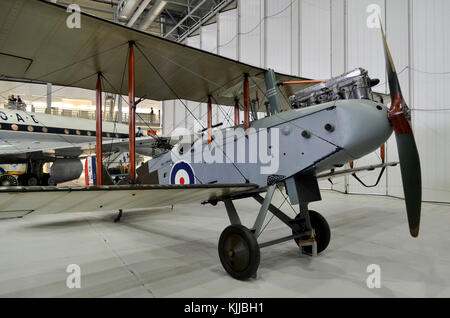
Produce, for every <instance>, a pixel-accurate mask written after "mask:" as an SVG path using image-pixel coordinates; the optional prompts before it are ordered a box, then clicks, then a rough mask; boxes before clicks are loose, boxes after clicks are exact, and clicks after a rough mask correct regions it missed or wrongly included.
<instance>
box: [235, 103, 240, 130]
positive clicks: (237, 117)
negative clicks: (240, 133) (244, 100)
mask: <svg viewBox="0 0 450 318" xmlns="http://www.w3.org/2000/svg"><path fill="white" fill-rule="evenodd" d="M234 125H235V126H239V99H235V101H234Z"/></svg>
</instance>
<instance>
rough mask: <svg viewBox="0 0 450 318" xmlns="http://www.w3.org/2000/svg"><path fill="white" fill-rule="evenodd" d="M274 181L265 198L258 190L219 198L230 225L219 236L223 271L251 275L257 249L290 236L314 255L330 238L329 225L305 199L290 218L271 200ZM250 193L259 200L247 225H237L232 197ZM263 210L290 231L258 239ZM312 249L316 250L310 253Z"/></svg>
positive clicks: (256, 263) (255, 266)
mask: <svg viewBox="0 0 450 318" xmlns="http://www.w3.org/2000/svg"><path fill="white" fill-rule="evenodd" d="M276 187H277V186H276V185H272V186H269V187H268V189H267V193H266V196H265V198H263V197H262V196H261V195H259V194H254V195H248V194H247V195H244V196H235V197H232V198H227V199H223V202H224V203H225V207H226V210H227V213H228V217H229V219H230V222H231V225H230V226H229V227H227V228H226V229H225V230H224V231H223V232H222V234H221V236H220V239H219V247H218V252H219V258H220V262H221V263H222V266H223V267H224V269H225V270H226V272H227V273H228V274H229V275H230V276H231V277H233V278H236V279H239V280H247V279H249V278H255V277H256V272H257V270H258V267H259V262H260V249H261V248H264V247H268V246H273V245H276V244H280V243H283V242H287V241H291V240H294V241H295V243H296V244H297V245H298V246H299V247H300V248H301V251H302V253H305V254H309V255H315V254H318V253H321V252H323V251H324V250H325V249H326V248H327V246H328V244H329V242H330V227H329V225H328V223H327V221H326V220H325V218H324V217H323V216H321V215H320V214H319V213H317V212H315V211H312V210H309V209H308V202H300V203H299V205H300V214H299V215H297V216H296V217H295V218H294V219H292V218H290V217H289V216H287V215H286V214H285V213H283V212H282V211H281V210H280V209H278V208H276V207H275V206H274V205H272V204H271V201H272V198H273V195H274V192H275V189H276ZM248 197H253V198H254V199H255V200H256V201H258V202H259V203H260V204H261V208H260V210H259V213H258V216H257V217H256V221H255V224H254V225H253V227H252V228H251V229H248V228H246V227H245V226H243V225H241V220H240V218H239V215H238V214H237V211H236V208H235V206H234V204H233V200H238V199H243V198H248ZM267 212H271V213H272V214H273V215H274V217H276V218H278V219H279V220H280V221H281V222H283V223H284V224H285V225H286V226H288V227H289V228H290V229H291V230H292V235H289V236H286V237H283V238H279V239H276V240H273V241H269V242H264V243H258V237H259V236H260V234H261V232H262V227H263V224H264V220H265V218H266V215H267ZM314 252H316V253H314Z"/></svg>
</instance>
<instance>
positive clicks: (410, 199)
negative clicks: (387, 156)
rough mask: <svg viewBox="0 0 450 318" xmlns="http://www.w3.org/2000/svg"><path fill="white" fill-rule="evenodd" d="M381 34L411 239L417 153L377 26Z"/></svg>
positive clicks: (416, 222)
mask: <svg viewBox="0 0 450 318" xmlns="http://www.w3.org/2000/svg"><path fill="white" fill-rule="evenodd" d="M380 21H381V19H380ZM380 24H381V23H380ZM381 34H382V36H383V43H384V54H385V59H386V72H387V77H388V82H389V90H390V94H391V109H390V110H389V119H390V121H391V123H392V126H393V128H394V132H395V138H396V140H397V148H398V155H399V159H400V170H401V175H402V184H403V192H404V195H405V203H406V212H407V214H408V224H409V231H410V233H411V236H412V237H417V236H418V235H419V227H420V211H421V205H422V179H421V172H420V158H419V152H418V150H417V145H416V141H415V139H414V135H413V131H412V128H411V124H410V122H409V120H410V113H409V109H408V106H407V105H406V103H405V100H404V98H403V94H402V91H401V88H400V82H399V80H398V76H397V71H396V69H395V65H394V61H393V59H392V55H391V52H390V50H389V47H388V44H387V41H386V35H385V34H384V30H383V26H381Z"/></svg>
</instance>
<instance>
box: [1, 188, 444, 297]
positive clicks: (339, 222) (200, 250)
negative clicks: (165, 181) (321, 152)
mask: <svg viewBox="0 0 450 318" xmlns="http://www.w3.org/2000/svg"><path fill="white" fill-rule="evenodd" d="M323 199H324V200H323V201H321V202H318V203H314V204H312V205H311V207H310V208H312V209H314V210H317V211H318V212H320V213H322V214H323V215H324V216H325V217H326V218H327V220H328V222H329V223H330V226H331V229H332V238H331V243H330V246H329V247H328V249H327V250H326V251H325V252H324V253H323V254H322V255H319V256H318V257H315V258H311V257H309V256H300V255H299V254H300V253H299V250H298V248H296V246H295V245H294V242H286V243H283V244H280V245H276V246H272V247H268V248H265V249H262V250H261V264H260V267H259V271H258V275H257V278H256V279H255V280H250V281H247V282H241V281H237V280H234V279H232V278H230V277H229V276H228V275H227V274H226V272H225V271H224V269H223V268H222V266H221V265H220V261H219V259H218V255H217V241H218V238H219V235H220V232H221V231H222V230H223V229H224V228H225V227H226V226H227V225H228V219H227V215H226V211H225V208H224V206H223V205H221V204H219V205H218V206H217V207H212V206H201V205H184V206H176V207H174V209H173V210H171V209H170V208H160V209H151V210H149V211H138V212H129V213H125V214H124V217H123V218H122V221H121V222H120V223H113V222H112V220H113V218H114V217H115V214H113V213H105V212H102V213H90V214H87V213H85V214H67V215H46V216H39V217H38V216H28V217H25V218H22V219H8V220H1V221H0V297H17V296H18V297H450V248H449V246H450V206H448V205H438V204H424V205H423V213H422V226H421V234H420V236H419V238H417V239H413V238H411V237H410V236H409V231H408V227H407V221H406V214H405V213H404V202H403V201H401V200H398V199H393V198H386V197H375V196H349V195H343V194H339V193H334V192H324V193H323ZM282 202H283V199H282V197H281V195H280V194H277V197H276V203H277V204H278V205H279V204H281V203H282ZM236 207H237V209H238V211H239V213H240V215H241V219H242V220H243V223H244V224H246V225H248V226H250V225H252V224H253V222H254V218H255V217H256V213H257V211H258V208H259V207H258V205H257V204H256V201H254V200H252V199H247V200H242V201H240V202H237V204H236ZM282 209H283V210H284V211H285V212H286V213H287V214H290V215H294V211H292V210H291V208H290V207H289V206H288V205H286V204H284V206H283V208H282ZM270 216H271V215H268V219H267V220H269V219H270ZM288 234H289V229H288V228H286V227H285V226H284V225H283V224H281V223H280V222H279V221H277V220H276V219H273V220H272V221H271V222H270V224H269V226H268V227H267V228H266V230H265V231H264V233H263V235H262V236H261V240H260V241H261V242H262V241H265V240H270V239H272V238H277V237H281V236H285V235H288ZM70 264H77V265H78V266H79V267H80V269H81V276H80V280H81V288H79V289H76V288H75V289H69V288H68V287H67V285H66V280H67V278H68V276H69V275H71V273H68V272H67V271H66V270H67V267H68V266H69V265H70ZM371 264H375V265H376V266H375V267H378V268H379V269H380V276H379V277H380V288H369V287H368V285H367V279H368V277H369V276H370V275H371V274H373V272H367V269H368V267H369V265H371ZM369 269H370V268H369ZM371 278H373V276H370V278H369V281H371V282H373V280H372V279H371Z"/></svg>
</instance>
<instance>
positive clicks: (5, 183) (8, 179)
mask: <svg viewBox="0 0 450 318" xmlns="http://www.w3.org/2000/svg"><path fill="white" fill-rule="evenodd" d="M18 185H19V182H18V181H17V179H16V178H15V177H13V176H12V175H9V174H4V175H1V176H0V186H2V187H15V186H18Z"/></svg>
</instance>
